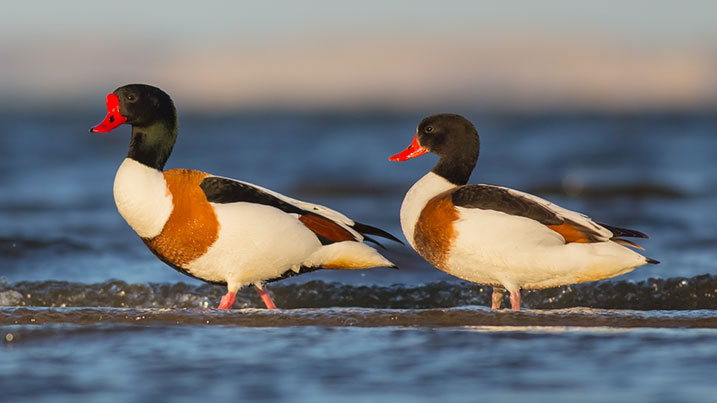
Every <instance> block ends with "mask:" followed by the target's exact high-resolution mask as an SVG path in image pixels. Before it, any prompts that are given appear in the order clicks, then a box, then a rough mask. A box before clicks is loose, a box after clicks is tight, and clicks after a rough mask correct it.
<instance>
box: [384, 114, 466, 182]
mask: <svg viewBox="0 0 717 403" xmlns="http://www.w3.org/2000/svg"><path fill="white" fill-rule="evenodd" d="M479 151H480V141H479V138H478V132H477V131H476V128H475V126H473V123H471V122H470V121H469V120H468V119H466V118H464V117H463V116H460V115H456V114H452V113H442V114H438V115H431V116H428V117H427V118H425V119H423V120H422V121H421V123H420V124H419V125H418V128H417V129H416V134H415V135H414V136H413V142H411V144H410V145H409V146H408V148H406V149H405V150H403V151H402V152H400V153H398V154H396V155H393V156H391V157H389V160H391V161H406V160H408V159H411V158H415V157H419V156H421V155H423V154H425V153H428V152H431V153H433V154H436V155H438V156H439V157H441V158H440V160H439V161H438V163H437V164H436V166H435V167H434V168H433V169H432V171H433V172H434V173H436V174H439V175H441V176H443V177H444V178H446V179H447V180H449V181H451V182H452V183H454V184H456V185H464V184H466V183H467V182H468V178H469V177H470V174H471V172H472V171H473V168H474V167H475V164H476V161H477V160H478V153H479Z"/></svg>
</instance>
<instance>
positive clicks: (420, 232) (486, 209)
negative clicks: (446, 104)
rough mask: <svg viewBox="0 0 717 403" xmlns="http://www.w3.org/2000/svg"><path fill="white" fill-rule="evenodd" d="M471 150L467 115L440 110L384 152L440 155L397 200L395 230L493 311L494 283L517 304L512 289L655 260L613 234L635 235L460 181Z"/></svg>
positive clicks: (474, 143) (496, 300)
mask: <svg viewBox="0 0 717 403" xmlns="http://www.w3.org/2000/svg"><path fill="white" fill-rule="evenodd" d="M479 149H480V142H479V139H478V132H477V131H476V129H475V127H474V126H473V124H472V123H471V122H470V121H468V120H467V119H465V118H464V117H462V116H459V115H454V114H440V115H433V116H429V117H427V118H425V119H423V121H421V123H420V125H418V129H417V131H416V134H415V136H414V139H413V142H412V143H411V144H410V145H409V146H408V148H407V149H406V150H404V151H403V152H401V153H399V154H396V155H394V156H392V157H390V158H389V159H390V160H392V161H405V160H407V159H410V158H414V157H418V156H420V155H423V154H425V153H427V152H432V153H434V154H437V155H438V156H439V157H440V159H439V160H438V163H437V164H436V165H435V166H434V167H433V169H432V170H431V171H430V172H429V173H428V174H426V175H425V176H424V177H423V178H421V179H420V180H419V181H418V182H416V184H414V185H413V187H411V189H410V190H409V191H408V193H407V194H406V197H405V198H404V200H403V204H402V205H401V227H402V229H403V233H404V235H405V236H406V239H407V240H408V242H409V243H410V244H411V246H412V247H413V248H414V249H415V250H416V251H417V252H418V253H419V254H420V255H421V256H422V257H423V258H424V259H426V260H427V261H428V262H429V263H431V264H433V265H434V266H436V267H437V268H439V269H440V270H443V271H444V272H446V273H448V274H451V275H453V276H456V277H458V278H461V279H464V280H467V281H471V282H475V283H479V284H484V285H490V286H492V287H493V296H492V308H493V309H499V308H500V304H501V300H502V295H503V290H502V289H507V290H508V291H509V292H510V302H511V307H512V309H513V310H519V309H520V290H521V289H527V290H535V289H542V288H549V287H555V286H559V285H565V284H573V283H580V282H584V281H595V280H602V279H606V278H610V277H615V276H618V275H620V274H623V273H627V272H629V271H632V270H633V269H634V268H636V267H639V266H642V265H644V264H646V263H659V262H657V261H656V260H653V259H649V258H646V257H644V256H642V255H640V254H638V253H635V252H633V251H632V250H631V249H628V248H626V247H625V246H623V245H627V246H631V247H635V248H639V249H642V248H641V247H639V246H638V245H637V244H635V243H633V242H631V241H628V240H625V239H622V237H637V238H647V235H645V234H643V233H641V232H638V231H634V230H629V229H624V228H618V227H613V226H610V225H605V224H599V223H596V222H594V221H592V220H591V219H590V218H588V217H587V216H585V215H583V214H580V213H577V212H574V211H570V210H567V209H564V208H562V207H559V206H557V205H555V204H553V203H551V202H549V201H547V200H543V199H541V198H539V197H536V196H533V195H530V194H527V193H523V192H520V191H517V190H513V189H509V188H505V187H501V186H494V185H466V183H467V182H468V178H469V177H470V175H471V172H472V171H473V168H474V167H475V164H476V161H477V160H478V152H479Z"/></svg>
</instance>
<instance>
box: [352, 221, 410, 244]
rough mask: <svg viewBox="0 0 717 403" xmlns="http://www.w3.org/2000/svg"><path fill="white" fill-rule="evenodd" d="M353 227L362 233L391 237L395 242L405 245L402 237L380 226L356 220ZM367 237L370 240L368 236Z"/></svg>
mask: <svg viewBox="0 0 717 403" xmlns="http://www.w3.org/2000/svg"><path fill="white" fill-rule="evenodd" d="M351 227H352V228H353V229H355V230H356V231H358V232H360V233H361V234H371V235H376V236H380V237H382V238H386V239H390V240H392V241H394V242H398V243H400V244H401V245H403V242H401V240H400V239H398V238H396V237H395V236H393V235H391V234H389V233H388V232H386V231H384V230H382V229H380V228H376V227H372V226H370V225H366V224H362V223H360V222H355V223H354V225H352V226H351ZM366 239H367V240H370V239H369V238H368V237H367V238H366ZM370 241H371V242H374V243H378V242H376V241H373V240H370Z"/></svg>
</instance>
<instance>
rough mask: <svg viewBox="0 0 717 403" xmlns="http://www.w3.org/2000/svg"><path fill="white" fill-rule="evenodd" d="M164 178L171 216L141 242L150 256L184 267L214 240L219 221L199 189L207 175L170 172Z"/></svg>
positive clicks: (184, 170)
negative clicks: (154, 232) (152, 254)
mask: <svg viewBox="0 0 717 403" xmlns="http://www.w3.org/2000/svg"><path fill="white" fill-rule="evenodd" d="M163 174H164V179H165V181H166V182H167V191H168V192H169V193H170V194H171V195H172V205H173V209H172V213H171V215H170V216H169V219H168V220H167V222H166V224H165V225H164V228H163V229H162V232H161V233H160V234H159V235H157V236H156V237H154V238H151V239H145V240H144V241H145V243H146V244H147V246H148V247H149V248H150V249H151V250H152V252H154V253H155V254H157V255H158V256H160V257H162V258H163V259H164V260H167V261H169V262H170V263H172V264H174V265H177V266H179V267H183V266H184V265H185V264H187V263H189V262H191V261H192V260H194V259H196V258H198V257H200V256H202V255H203V254H205V253H206V252H207V250H208V249H209V247H210V246H211V245H212V244H213V243H214V241H216V240H217V237H218V235H219V221H218V220H217V216H216V214H215V212H214V209H213V208H212V206H211V204H209V202H208V201H207V198H206V196H205V195H204V192H203V191H202V189H201V188H200V187H199V184H200V183H201V182H202V180H203V179H204V178H205V177H207V176H208V174H206V173H204V172H201V171H195V170H191V169H171V170H169V171H164V172H163Z"/></svg>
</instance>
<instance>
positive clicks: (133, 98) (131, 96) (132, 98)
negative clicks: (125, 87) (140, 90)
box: [127, 94, 136, 101]
mask: <svg viewBox="0 0 717 403" xmlns="http://www.w3.org/2000/svg"><path fill="white" fill-rule="evenodd" d="M135 99H136V98H135V96H134V95H132V94H129V95H127V100H128V101H134V100H135Z"/></svg>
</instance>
